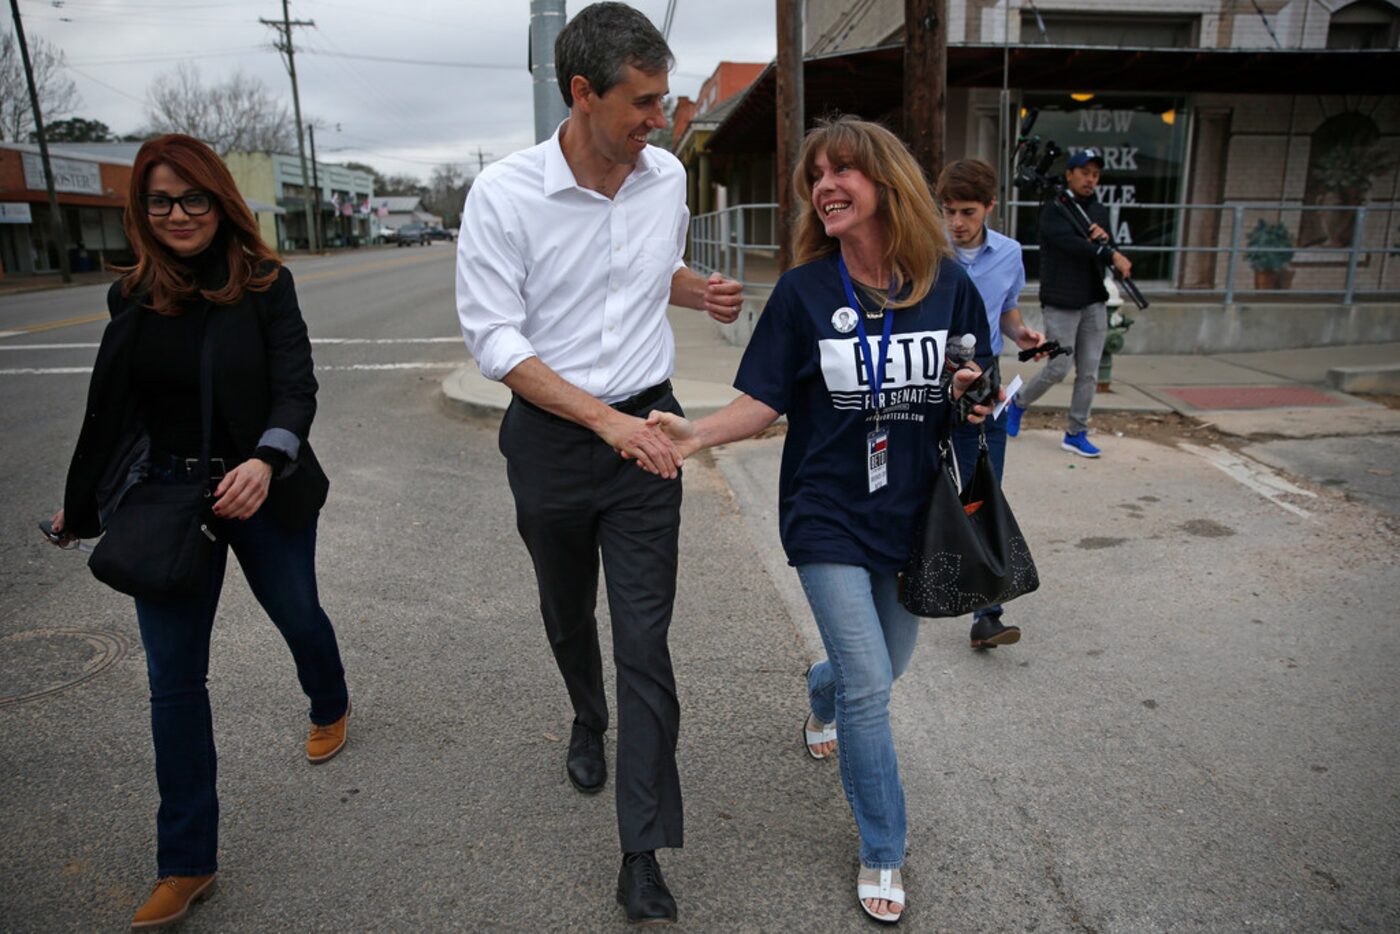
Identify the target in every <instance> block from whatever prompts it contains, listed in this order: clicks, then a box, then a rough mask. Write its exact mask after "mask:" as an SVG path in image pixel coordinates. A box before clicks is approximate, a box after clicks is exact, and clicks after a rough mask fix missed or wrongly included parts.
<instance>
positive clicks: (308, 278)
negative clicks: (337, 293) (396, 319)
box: [0, 251, 455, 335]
mask: <svg viewBox="0 0 1400 934" xmlns="http://www.w3.org/2000/svg"><path fill="white" fill-rule="evenodd" d="M438 255H441V254H438ZM454 255H455V251H454ZM434 258H435V257H433V256H416V257H397V256H396V257H394V258H393V259H384V260H380V261H378V262H376V263H364V264H360V265H352V266H349V267H337V268H335V269H323V270H321V271H320V272H312V273H307V274H306V275H304V276H298V277H297V281H298V282H316V281H318V280H321V279H331V278H336V277H344V276H346V275H347V274H348V275H355V274H357V273H362V272H372V271H374V270H377V269H386V268H388V267H390V266H416V265H418V264H419V263H425V262H428V261H429V260H431V259H434ZM106 320H107V312H105V311H101V312H98V313H97V314H94V315H79V316H78V317H76V318H64V319H63V320H62V321H47V322H44V323H42V324H20V325H15V326H14V327H6V328H3V329H0V330H4V331H5V332H6V333H7V334H10V335H20V334H38V333H40V332H42V331H54V330H57V329H58V328H73V327H77V326H79V325H82V324H93V323H95V322H97V321H106Z"/></svg>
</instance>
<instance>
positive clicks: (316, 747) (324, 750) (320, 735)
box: [306, 703, 350, 765]
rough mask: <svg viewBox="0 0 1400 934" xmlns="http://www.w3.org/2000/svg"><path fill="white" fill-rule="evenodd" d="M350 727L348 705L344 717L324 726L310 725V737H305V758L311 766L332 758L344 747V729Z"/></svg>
mask: <svg viewBox="0 0 1400 934" xmlns="http://www.w3.org/2000/svg"><path fill="white" fill-rule="evenodd" d="M349 725H350V705H349V704H348V703H347V704H346V705H345V715H344V716H343V717H341V718H340V719H339V720H337V721H335V722H334V723H328V724H326V725H325V726H318V725H317V724H314V723H313V724H311V735H310V736H308V737H306V758H307V761H309V762H311V763H312V764H313V765H316V764H319V763H321V762H325V761H326V760H327V759H331V758H334V756H335V754H336V753H338V752H340V750H341V749H342V748H344V746H345V734H346V728H347V727H348V726H349Z"/></svg>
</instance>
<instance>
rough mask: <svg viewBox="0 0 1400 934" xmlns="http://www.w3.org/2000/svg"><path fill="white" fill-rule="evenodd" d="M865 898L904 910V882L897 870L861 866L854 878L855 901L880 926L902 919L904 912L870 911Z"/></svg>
mask: <svg viewBox="0 0 1400 934" xmlns="http://www.w3.org/2000/svg"><path fill="white" fill-rule="evenodd" d="M867 898H873V899H883V900H885V901H887V902H893V903H894V904H896V905H898V906H899V907H900V908H901V909H902V908H904V880H903V879H902V878H901V877H900V874H899V870H898V869H871V868H870V867H869V866H866V865H865V864H861V867H860V875H858V876H856V899H857V901H859V902H860V907H861V910H862V911H864V912H865V913H866V914H868V915H870V917H872V918H874V919H875V920H876V921H879V922H880V923H881V924H895V923H897V922H898V921H899V919H900V918H902V917H904V912H903V911H902V910H901V911H899V912H893V911H886V912H883V913H880V912H875V911H872V910H871V908H870V906H869V905H867V904H866V903H865V900H866V899H867Z"/></svg>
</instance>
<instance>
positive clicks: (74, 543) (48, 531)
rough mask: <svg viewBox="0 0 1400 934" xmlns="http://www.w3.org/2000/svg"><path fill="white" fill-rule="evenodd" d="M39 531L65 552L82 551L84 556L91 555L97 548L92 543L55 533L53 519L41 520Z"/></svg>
mask: <svg viewBox="0 0 1400 934" xmlns="http://www.w3.org/2000/svg"><path fill="white" fill-rule="evenodd" d="M39 531H40V532H43V533H44V537H45V538H47V539H48V540H49V542H50V543H51V544H54V545H57V546H58V547H59V548H62V549H63V550H64V551H81V552H83V553H84V554H90V553H91V552H92V550H93V549H94V548H96V547H97V546H96V545H94V544H93V543H92V542H85V541H81V540H79V539H76V538H68V537H67V536H65V535H64V533H62V532H55V531H54V530H53V520H52V519H43V520H41V521H40V522H39Z"/></svg>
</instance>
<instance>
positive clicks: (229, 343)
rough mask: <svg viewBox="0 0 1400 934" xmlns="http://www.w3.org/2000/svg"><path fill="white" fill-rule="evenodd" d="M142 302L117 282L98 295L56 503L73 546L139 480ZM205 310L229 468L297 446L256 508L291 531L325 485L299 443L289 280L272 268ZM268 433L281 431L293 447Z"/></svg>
mask: <svg viewBox="0 0 1400 934" xmlns="http://www.w3.org/2000/svg"><path fill="white" fill-rule="evenodd" d="M142 301H143V299H142V297H141V296H138V295H132V296H130V297H124V296H123V295H122V292H121V282H115V283H113V284H112V287H111V289H109V290H108V292H107V311H108V313H109V314H111V316H112V320H111V322H110V323H109V324H108V325H107V329H106V330H105V331H104V332H103V334H102V344H101V346H100V347H99V348H98V351H97V360H96V362H95V363H94V364H93V368H92V381H91V382H90V383H89V385H88V401H87V409H86V414H85V417H84V419H83V427H82V431H81V432H80V433H79V435H78V444H77V448H76V449H75V450H74V452H73V460H72V463H71V464H70V466H69V468H68V482H67V485H66V487H65V490H64V495H63V511H64V528H65V530H66V531H69V532H72V533H73V534H74V535H76V536H78V537H79V538H93V537H96V536H97V535H99V534H100V533H101V532H102V529H103V526H104V524H105V518H106V516H107V515H109V514H110V512H111V510H112V509H113V508H114V507H115V506H116V501H117V499H118V498H119V496H120V493H121V492H123V491H124V490H125V489H126V488H127V487H128V486H129V481H130V479H131V478H133V477H135V476H139V472H140V469H141V465H142V464H143V462H144V460H145V458H146V455H147V451H148V448H149V441H148V439H147V437H146V432H145V427H144V425H143V424H142V423H141V417H140V413H139V412H138V405H137V399H136V395H135V393H134V392H133V391H132V386H131V356H132V345H133V341H134V340H135V339H136V333H137V330H138V327H137V325H138V323H139V319H140V317H141V314H140V305H141V303H142ZM208 309H209V311H208V314H209V320H208V324H207V327H208V328H210V329H211V331H212V335H211V336H212V337H213V340H214V359H213V366H214V413H215V417H216V418H219V419H221V420H222V422H223V424H224V425H225V427H226V428H227V429H228V433H229V436H230V437H231V438H232V440H233V444H234V447H235V452H234V453H235V454H236V456H237V458H238V463H242V462H243V461H244V460H247V459H248V458H249V457H251V456H252V454H253V451H254V450H255V449H256V448H257V447H258V445H259V444H260V443H263V439H264V438H265V437H266V436H267V435H268V433H269V432H272V434H273V435H280V437H282V438H283V439H285V440H287V441H289V442H290V443H291V444H292V446H293V447H295V448H296V456H295V458H293V459H291V460H290V461H289V462H288V463H287V465H286V466H285V467H284V468H283V469H282V471H281V472H280V473H279V474H278V475H277V477H276V478H274V479H273V481H272V486H271V488H270V489H269V491H268V497H267V501H266V502H265V503H264V504H263V506H262V508H263V509H266V510H268V511H269V512H270V514H271V515H272V516H273V518H275V519H277V520H278V522H280V523H281V524H282V525H284V526H286V527H288V528H299V527H301V526H303V525H305V524H306V523H307V522H309V521H310V520H311V519H312V518H313V517H314V516H315V515H316V513H317V512H318V511H319V510H320V508H321V506H322V505H324V503H325V501H326V492H327V490H328V489H329V487H330V482H329V481H328V480H327V479H326V474H325V472H324V471H323V470H322V469H321V465H320V463H318V462H317V460H316V455H315V453H314V452H313V451H312V450H311V445H310V444H309V443H308V441H307V435H308V434H309V433H310V431H311V420H312V418H313V417H314V416H315V414H316V388H317V387H316V377H315V375H314V374H313V372H312V364H311V342H310V341H309V340H308V339H307V336H306V322H305V321H304V320H302V317H301V309H300V308H299V307H298V305H297V295H296V288H295V286H294V285H293V284H292V274H291V272H289V271H288V270H287V269H286V268H285V267H281V268H279V269H278V273H277V280H276V281H275V282H274V283H273V284H272V286H271V287H270V288H269V289H268V290H267V291H265V292H253V291H247V292H245V293H244V295H243V297H242V299H240V300H239V301H238V302H237V303H235V304H233V305H213V304H210V305H208ZM275 429H281V430H282V432H289V433H290V434H291V435H293V436H295V441H291V440H290V439H289V438H287V436H286V435H285V434H282V433H281V432H277V431H275ZM273 446H274V447H275V446H278V445H276V444H274V445H273ZM288 453H290V452H288Z"/></svg>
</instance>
